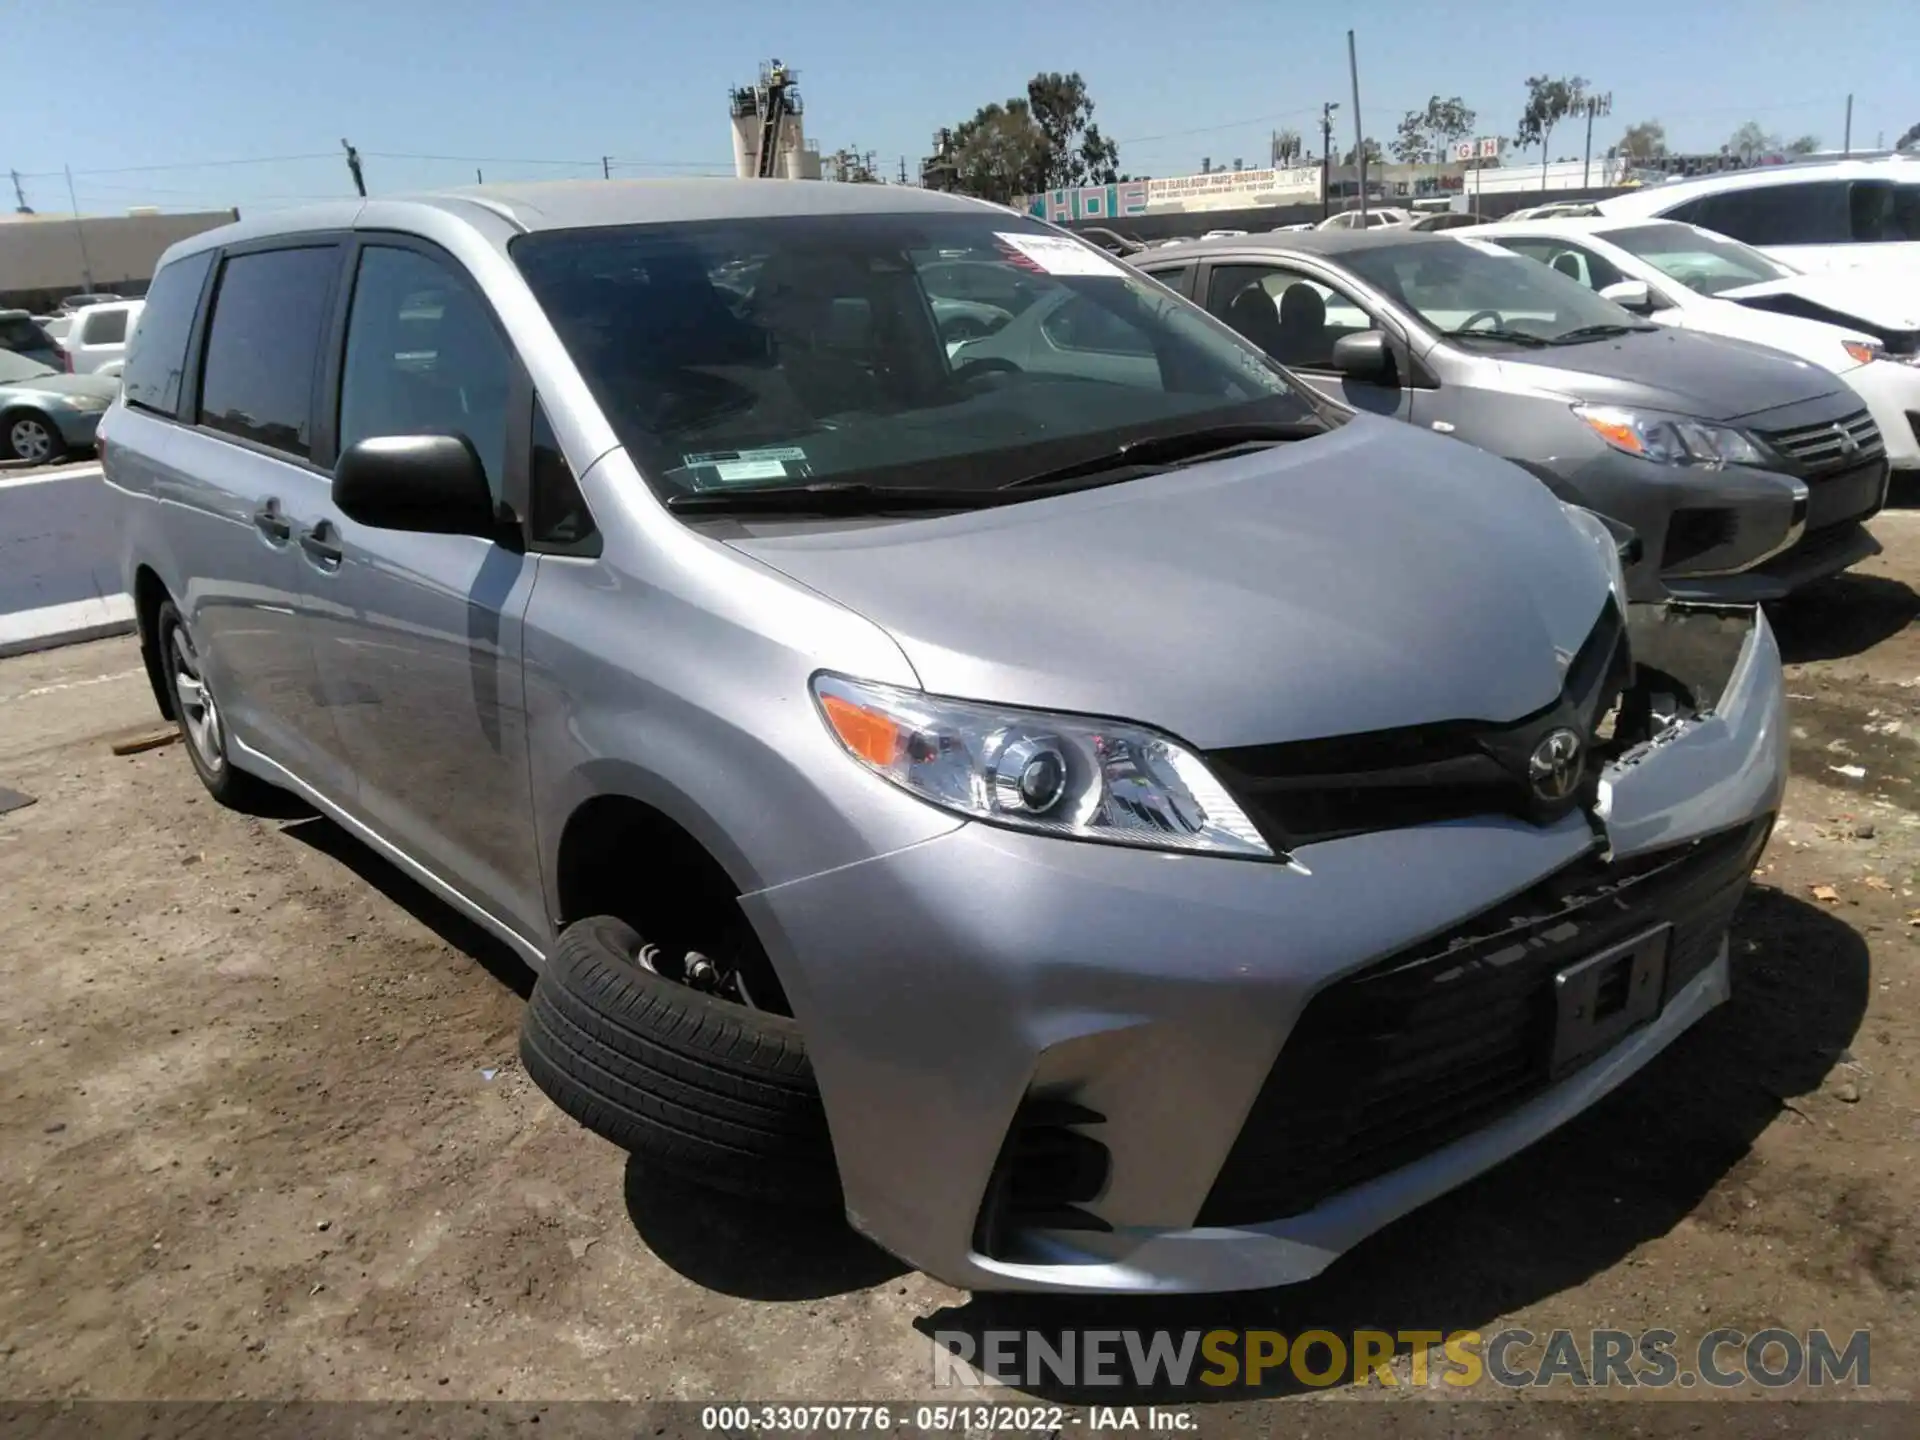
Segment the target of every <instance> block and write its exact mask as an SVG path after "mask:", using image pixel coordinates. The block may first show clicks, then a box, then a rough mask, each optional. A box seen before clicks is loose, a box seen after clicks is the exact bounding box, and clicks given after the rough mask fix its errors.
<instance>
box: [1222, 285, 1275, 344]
mask: <svg viewBox="0 0 1920 1440" xmlns="http://www.w3.org/2000/svg"><path fill="white" fill-rule="evenodd" d="M1225 318H1226V322H1227V324H1229V325H1231V326H1232V327H1233V328H1234V329H1235V330H1238V331H1239V332H1240V333H1241V334H1242V335H1244V336H1246V338H1247V339H1249V340H1251V341H1252V342H1253V343H1254V344H1255V345H1258V346H1259V347H1260V348H1261V349H1262V350H1264V351H1266V352H1267V354H1269V355H1273V356H1276V357H1277V356H1278V354H1279V352H1280V317H1279V315H1278V314H1277V313H1276V312H1275V310H1274V308H1273V297H1272V296H1271V295H1269V294H1268V293H1267V291H1266V287H1265V286H1263V285H1262V284H1261V283H1260V282H1259V281H1257V280H1256V281H1254V282H1253V283H1252V284H1250V285H1247V286H1245V287H1243V288H1242V289H1241V291H1240V293H1239V294H1237V295H1235V296H1234V297H1233V299H1232V300H1231V301H1230V302H1229V303H1228V305H1227V313H1226V317H1225Z"/></svg>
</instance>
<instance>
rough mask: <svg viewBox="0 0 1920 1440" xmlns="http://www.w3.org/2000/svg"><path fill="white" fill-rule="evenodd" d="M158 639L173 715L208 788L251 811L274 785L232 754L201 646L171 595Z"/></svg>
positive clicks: (217, 796) (164, 607)
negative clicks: (241, 765)
mask: <svg viewBox="0 0 1920 1440" xmlns="http://www.w3.org/2000/svg"><path fill="white" fill-rule="evenodd" d="M154 636H155V644H156V645H157V646H158V649H159V654H160V664H161V668H162V671H163V673H164V674H165V675H166V677H167V689H168V691H169V693H170V694H171V695H172V697H173V716H174V719H175V720H176V721H177V722H178V723H179V726H180V738H181V739H182V740H183V741H184V742H185V743H186V748H187V758H188V759H189V760H191V761H192V762H193V770H194V773H195V774H196V775H198V776H199V777H200V783H201V784H202V785H204V786H206V787H207V793H208V794H209V795H211V796H213V798H214V799H216V800H218V801H219V802H220V803H221V804H222V805H228V806H231V807H232V808H234V809H236V810H251V809H253V808H255V807H256V806H258V805H259V804H260V803H261V802H262V801H263V800H265V799H266V798H268V797H269V796H271V795H272V794H273V787H272V786H271V785H269V784H267V782H266V781H264V780H261V779H259V778H258V777H257V776H253V775H249V774H247V772H246V771H244V770H236V769H235V768H234V767H233V763H232V762H231V761H230V760H229V759H228V758H227V727H226V721H225V718H224V717H223V716H222V715H221V713H220V706H219V704H218V703H217V702H216V701H215V700H214V698H213V690H212V689H211V688H210V687H209V686H208V684H207V680H206V673H205V667H204V664H203V662H202V660H201V655H200V650H199V648H198V647H197V646H196V645H195V644H194V642H193V635H192V633H191V632H190V631H189V630H188V629H187V622H186V621H185V620H184V619H183V618H181V615H180V611H179V609H178V608H177V607H176V606H175V605H174V603H173V602H172V601H171V600H169V601H167V602H166V603H165V604H164V605H162V606H161V607H160V613H159V615H157V616H156V617H155V619H154Z"/></svg>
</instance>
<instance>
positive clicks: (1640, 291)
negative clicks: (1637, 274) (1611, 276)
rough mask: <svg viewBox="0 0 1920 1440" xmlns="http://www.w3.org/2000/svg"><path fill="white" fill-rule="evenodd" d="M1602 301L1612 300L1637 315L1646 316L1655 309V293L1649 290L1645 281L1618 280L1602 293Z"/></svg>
mask: <svg viewBox="0 0 1920 1440" xmlns="http://www.w3.org/2000/svg"><path fill="white" fill-rule="evenodd" d="M1600 298H1601V299H1602V300H1611V301H1612V302H1613V303H1614V304H1616V305H1618V306H1619V307H1620V308H1621V309H1622V310H1631V311H1633V312H1634V313H1635V314H1637V315H1645V314H1646V313H1647V312H1648V311H1650V310H1652V309H1653V291H1651V290H1649V289H1648V288H1647V282H1646V281H1644V280H1617V281H1615V282H1614V283H1613V284H1611V285H1608V286H1606V287H1605V288H1604V289H1602V290H1601V292H1600Z"/></svg>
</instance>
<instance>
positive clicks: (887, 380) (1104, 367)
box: [512, 213, 1337, 499]
mask: <svg viewBox="0 0 1920 1440" xmlns="http://www.w3.org/2000/svg"><path fill="white" fill-rule="evenodd" d="M512 254H513V258H514V261H515V263H516V264H518V266H519V267H520V270H521V272H522V274H524V275H525V276H526V279H527V283H528V285H529V286H530V287H531V289H532V290H533V293H534V295H535V296H536V297H537V298H538V299H539V301H540V304H541V305H542V307H543V308H544V309H545V310H546V312H547V315H548V316H549V318H550V319H551V320H552V322H553V325H554V328H555V329H556V330H557V331H558V332H559V335H560V338H561V340H562V341H563V342H564V343H565V345H566V346H567V349H568V351H569V352H570V353H571V355H572V356H573V359H574V362H575V364H576V365H577V366H578V367H579V369H580V371H581V373H582V375H583V376H584V377H585V379H586V381H587V384H588V386H589V388H590V389H591V390H592V391H593V395H594V398H595V400H596V401H598V403H599V405H600V407H601V409H602V410H603V411H604V412H605V414H606V416H607V420H608V422H609V423H610V424H611V425H612V426H613V427H614V430H615V432H616V433H617V434H618V435H619V437H620V439H621V442H622V443H623V444H624V445H625V446H626V447H627V448H628V450H629V451H630V452H631V454H632V455H633V458H634V460H635V461H636V463H637V464H638V465H639V466H640V468H641V470H642V472H643V473H644V474H645V475H646V477H647V479H648V481H649V483H650V484H652V485H653V486H654V488H655V489H656V490H657V491H658V492H659V493H660V494H661V495H662V496H663V498H669V499H671V498H673V497H674V496H676V495H682V494H686V493H689V492H696V491H709V490H725V489H727V488H728V487H733V486H749V485H751V486H755V487H764V486H766V485H769V484H774V485H779V484H787V483H791V484H793V485H804V484H819V483H821V482H823V481H825V482H849V483H851V482H855V481H858V482H861V483H875V484H878V483H884V484H885V485H887V486H888V487H901V486H919V487H925V488H928V489H935V488H953V487H960V488H966V489H980V490H985V489H990V488H993V487H995V486H998V485H1002V484H1005V483H1006V482H1008V481H1009V480H1013V479H1017V478H1019V477H1020V476H1022V475H1024V474H1027V473H1030V472H1033V471H1036V470H1041V469H1048V468H1053V467H1058V466H1063V465H1072V464H1075V463H1077V462H1079V461H1082V460H1085V459H1088V458H1091V457H1094V456H1098V455H1101V454H1105V453H1108V452H1110V451H1112V450H1113V449H1114V448H1115V447H1116V446H1118V445H1121V444H1124V443H1126V442H1129V441H1131V440H1133V439H1136V438H1140V437H1143V436H1147V435H1154V436H1158V435H1167V434H1174V433H1179V432H1182V431H1191V430H1197V429H1204V428H1208V427H1212V426H1215V425H1225V424H1234V425H1238V424H1255V423H1280V424H1286V423H1290V422H1291V423H1298V422H1301V421H1308V422H1313V421H1316V420H1320V421H1333V420H1335V419H1336V417H1337V412H1334V411H1330V410H1329V409H1328V408H1327V407H1326V406H1325V405H1324V403H1322V402H1317V401H1314V400H1309V399H1308V398H1306V397H1305V395H1304V394H1303V392H1302V391H1300V390H1299V389H1297V388H1296V387H1295V386H1294V384H1293V383H1292V382H1291V381H1290V380H1289V378H1288V377H1287V375H1286V374H1285V372H1284V371H1282V370H1281V369H1280V368H1279V367H1278V366H1277V365H1275V364H1274V363H1273V362H1272V361H1270V360H1269V359H1267V357H1266V356H1264V355H1263V354H1262V353H1261V352H1260V351H1258V350H1257V349H1255V348H1253V347H1252V346H1250V345H1249V344H1247V343H1246V342H1245V341H1243V340H1242V339H1240V337H1239V336H1238V335H1236V334H1235V333H1234V332H1233V331H1231V330H1229V329H1227V328H1226V327H1225V326H1224V325H1221V324H1220V323H1219V322H1218V321H1216V320H1214V319H1213V318H1212V317H1210V316H1208V315H1207V314H1206V313H1205V312H1204V311H1202V310H1200V309H1199V308H1198V307H1196V306H1194V305H1192V304H1189V303H1188V302H1186V301H1184V300H1181V299H1179V298H1177V297H1176V296H1173V295H1171V294H1169V293H1168V292H1167V291H1166V290H1165V289H1164V288H1162V287H1161V286H1160V285H1158V284H1156V283H1154V282H1153V281H1151V280H1148V279H1146V278H1145V277H1144V276H1142V275H1139V274H1138V273H1136V272H1134V271H1132V270H1130V269H1129V268H1127V267H1126V266H1124V265H1122V264H1121V263H1120V262H1118V261H1116V260H1114V259H1113V258H1112V257H1111V256H1109V255H1107V254H1105V253H1104V252H1102V251H1099V250H1097V249H1094V248H1093V247H1091V246H1087V245H1083V244H1081V243H1080V242H1078V241H1075V240H1072V239H1069V238H1068V237H1065V236H1063V235H1061V234H1060V233H1059V232H1057V231H1054V230H1050V229H1047V228H1044V227H1042V226H1040V225H1038V224H1036V223H1034V222H1031V221H1027V220H1024V219H1022V218H1019V217H1015V216H1012V215H1004V214H978V215H976V214H969V213H953V214H916V215H897V214H860V215H805V216H778V217H770V218H759V219H740V220H724V221H712V222H700V223H693V224H663V225H636V226H624V227H618V228H609V229H600V230H578V231H548V232H544V233H535V234H533V235H528V236H524V237H522V238H520V239H518V240H516V241H515V242H514V243H513V246H512Z"/></svg>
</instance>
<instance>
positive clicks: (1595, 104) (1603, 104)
mask: <svg viewBox="0 0 1920 1440" xmlns="http://www.w3.org/2000/svg"><path fill="white" fill-rule="evenodd" d="M1580 108H1581V109H1582V110H1583V111H1585V112H1586V116H1587V149H1586V158H1585V159H1584V160H1583V161H1582V162H1581V165H1580V188H1581V189H1582V190H1585V189H1587V188H1588V183H1589V181H1591V179H1592V177H1593V117H1594V116H1596V115H1611V114H1612V113H1613V92H1612V91H1611V90H1609V91H1608V92H1607V93H1606V94H1604V95H1589V96H1587V98H1586V99H1584V100H1582V101H1581V102H1580Z"/></svg>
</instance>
